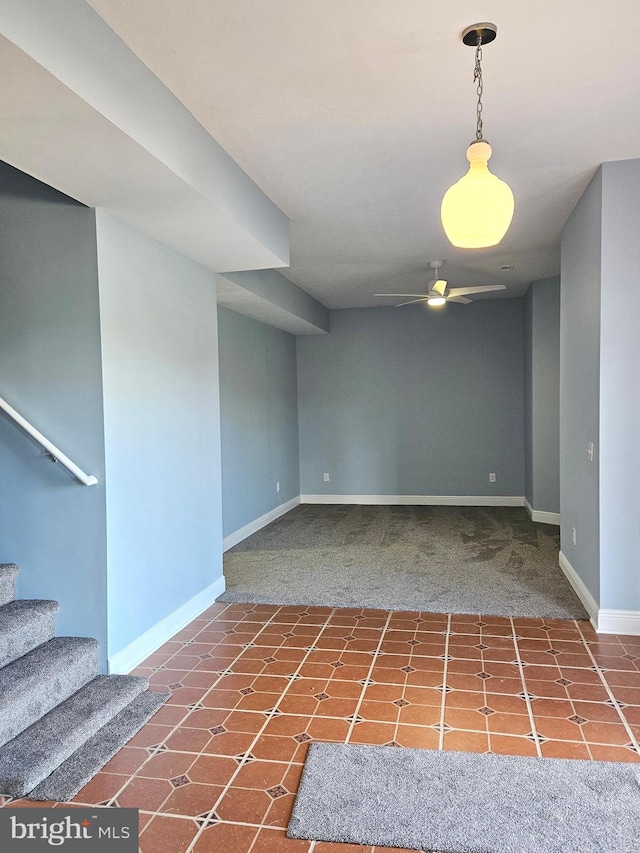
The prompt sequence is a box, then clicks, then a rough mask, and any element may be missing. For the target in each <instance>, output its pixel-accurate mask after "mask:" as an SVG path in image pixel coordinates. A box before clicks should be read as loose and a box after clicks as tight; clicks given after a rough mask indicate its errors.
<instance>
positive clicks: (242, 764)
mask: <svg viewBox="0 0 640 853" xmlns="http://www.w3.org/2000/svg"><path fill="white" fill-rule="evenodd" d="M301 607H302V608H303V609H305V608H304V606H303V605H301ZM335 611H336V608H332V610H331V612H330V613H329V614H327V618H326V619H325V621H324V623H322V624H321V625H319V626H318V629H319V630H318V632H317V634H316V636H315V638H314V639H313V640H311V635H310V646H309V649H308V651H307V652H306V654H305V655H304V657H303V658H302V660H301V661H300V662H299V664H298V666H297V668H296V670H295V672H294V673H293V676H292V677H291V678H290V680H289V682H288V684H287V686H286V687H285V688H284V690H283V691H282V693H281V694H280V698H279V699H278V702H277V703H276V706H275V707H276V708H277V705H278V704H279V702H280V701H281V699H282V698H283V697H284V696H286V695H287V692H288V690H289V688H290V687H291V685H292V684H293V681H294V679H295V676H296V675H298V673H299V672H300V670H301V668H302V667H303V665H304V664H305V663H306V661H307V658H308V657H309V655H310V654H311V651H312V650H313V648H314V646H315V643H316V642H317V641H318V639H319V638H320V636H321V635H322V632H323V631H324V630H325V628H327V627H328V626H329V621H330V619H331V617H332V616H333V615H334V613H335ZM274 615H275V614H274ZM265 627H266V626H265ZM261 630H262V629H261ZM260 633H261V631H259V632H258V634H260ZM258 634H256V636H258ZM281 645H282V644H281ZM272 719H273V714H269V715H268V716H267V718H266V719H265V721H264V724H263V725H262V726H261V728H260V729H259V731H258V732H256V734H255V737H254V738H253V741H252V742H251V745H250V746H249V747H248V748H247V750H246V753H245V756H248V755H250V754H251V750H252V749H253V748H254V747H255V745H256V744H257V742H258V740H259V739H260V737H261V736H262V733H263V732H264V730H265V728H266V727H267V725H268V724H269V722H270V721H271V720H272ZM230 757H232V756H230ZM248 763H249V761H248V760H247V758H246V757H245V758H243V759H242V761H241V762H240V764H239V765H238V767H237V769H236V770H235V771H234V773H233V775H232V776H231V778H230V779H229V780H228V782H227V784H226V785H225V786H224V788H223V789H222V792H221V793H220V795H219V796H218V798H217V799H216V801H215V802H214V804H213V806H212V807H211V808H210V809H209V811H208V812H207V817H206V818H205V820H204V822H203V824H202V826H201V827H200V828H199V829H198V831H197V832H196V834H195V835H194V837H193V839H192V841H191V843H190V844H189V846H188V847H187V849H186V850H185V853H191V851H193V849H194V846H195V845H196V843H197V842H198V840H199V838H200V836H201V835H202V834H203V832H204V831H205V829H206V828H207V823H208V820H209V818H210V817H211V815H212V814H214V813H215V810H216V809H217V808H218V806H219V805H220V803H221V802H222V800H223V798H224V797H225V796H226V794H227V792H228V791H229V788H231V786H232V784H233V782H234V780H235V778H236V777H237V775H238V773H239V772H240V771H241V770H242V768H243V767H246V765H247V764H248ZM189 769H190V768H189ZM189 769H188V770H187V771H186V772H187V773H188V772H189Z"/></svg>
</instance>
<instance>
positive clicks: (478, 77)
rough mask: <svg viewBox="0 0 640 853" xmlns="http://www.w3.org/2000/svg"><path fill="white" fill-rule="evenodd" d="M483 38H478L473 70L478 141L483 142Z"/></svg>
mask: <svg viewBox="0 0 640 853" xmlns="http://www.w3.org/2000/svg"><path fill="white" fill-rule="evenodd" d="M481 62H482V36H480V35H479V36H478V44H477V46H476V64H475V68H474V70H473V80H474V82H476V81H477V84H478V85H477V88H476V92H477V94H478V106H477V107H476V121H477V124H476V140H477V141H478V142H480V141H481V140H482V65H481V64H480V63H481Z"/></svg>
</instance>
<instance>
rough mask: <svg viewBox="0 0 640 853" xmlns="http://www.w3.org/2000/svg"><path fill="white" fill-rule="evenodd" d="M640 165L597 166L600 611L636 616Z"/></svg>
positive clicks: (639, 604)
mask: <svg viewBox="0 0 640 853" xmlns="http://www.w3.org/2000/svg"><path fill="white" fill-rule="evenodd" d="M639 224H640V160H627V161H620V162H615V163H605V164H604V165H603V166H602V290H601V294H602V299H601V312H600V331H601V345H600V460H599V461H600V579H601V580H600V587H601V600H600V605H601V607H603V608H605V609H620V610H635V611H640V334H639V325H638V323H639V318H640V281H639V270H640V240H639V239H638V226H639Z"/></svg>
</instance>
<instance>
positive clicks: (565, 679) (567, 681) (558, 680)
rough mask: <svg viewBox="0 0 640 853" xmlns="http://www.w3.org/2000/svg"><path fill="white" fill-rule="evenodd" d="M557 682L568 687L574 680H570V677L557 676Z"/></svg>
mask: <svg viewBox="0 0 640 853" xmlns="http://www.w3.org/2000/svg"><path fill="white" fill-rule="evenodd" d="M556 684H561V685H562V686H563V687H568V686H569V685H570V684H573V681H569V679H568V678H556Z"/></svg>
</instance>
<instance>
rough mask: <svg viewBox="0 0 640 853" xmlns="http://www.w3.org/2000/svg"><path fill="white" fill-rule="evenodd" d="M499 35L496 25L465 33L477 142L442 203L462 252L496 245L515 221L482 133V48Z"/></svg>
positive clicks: (509, 198) (450, 235) (448, 226)
mask: <svg viewBox="0 0 640 853" xmlns="http://www.w3.org/2000/svg"><path fill="white" fill-rule="evenodd" d="M497 34H498V28H497V27H496V25H495V24H490V23H481V24H472V26H470V27H467V28H466V29H465V30H464V32H463V33H462V41H463V42H464V44H466V45H468V46H470V47H475V66H474V72H473V79H474V82H475V83H476V92H477V95H478V102H477V106H476V138H475V139H474V141H473V142H472V143H471V145H469V147H468V148H467V160H468V161H469V171H468V172H467V174H466V175H464V176H463V177H462V178H460V180H459V181H457V182H456V183H455V184H454V185H453V186H452V187H449V189H448V190H447V192H446V193H445V196H444V198H443V199H442V208H441V217H442V226H443V228H444V230H445V233H446V235H447V237H448V238H449V240H450V241H451V243H452V244H453V245H454V246H457V247H458V248H461V249H481V248H485V247H487V246H495V245H497V244H498V243H499V242H500V241H501V240H502V238H503V237H504V235H505V234H506V233H507V230H508V228H509V225H510V224H511V220H512V218H513V208H514V201H513V193H512V192H511V188H510V187H509V185H508V184H506V183H505V182H504V181H501V180H500V178H498V177H496V175H493V174H492V173H491V172H490V171H489V167H488V165H487V164H488V162H489V158H490V157H491V154H492V149H491V146H490V145H489V143H488V142H487V140H486V139H485V138H484V137H483V134H482V130H483V125H482V93H483V80H482V46H483V45H485V44H489V43H490V42H492V41H493V40H494V39H495V38H496V36H497Z"/></svg>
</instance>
